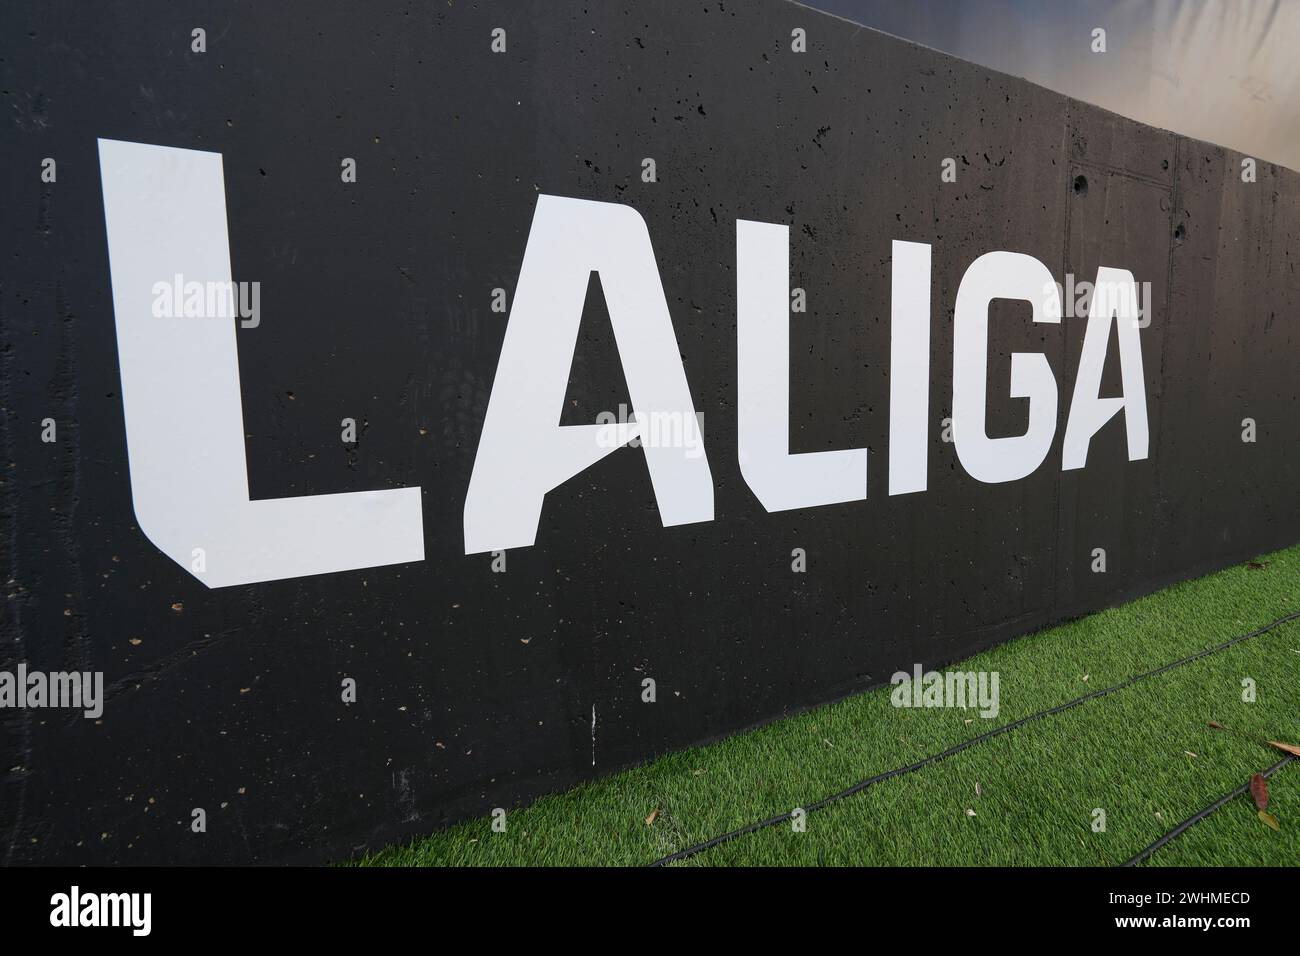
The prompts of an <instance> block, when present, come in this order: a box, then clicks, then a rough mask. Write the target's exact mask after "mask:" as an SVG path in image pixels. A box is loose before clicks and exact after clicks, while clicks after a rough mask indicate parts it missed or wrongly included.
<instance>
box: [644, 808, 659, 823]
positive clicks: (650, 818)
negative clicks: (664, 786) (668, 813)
mask: <svg viewBox="0 0 1300 956" xmlns="http://www.w3.org/2000/svg"><path fill="white" fill-rule="evenodd" d="M658 818H659V811H658V810H651V811H650V816H648V817H646V818H645V825H646V826H650V825H652V824H653V823H654V822H655V820H657V819H658Z"/></svg>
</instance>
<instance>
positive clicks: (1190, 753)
mask: <svg viewBox="0 0 1300 956" xmlns="http://www.w3.org/2000/svg"><path fill="white" fill-rule="evenodd" d="M1183 753H1185V754H1187V756H1189V757H1195V756H1196V754H1194V753H1192V752H1191V751H1190V750H1184V751H1183Z"/></svg>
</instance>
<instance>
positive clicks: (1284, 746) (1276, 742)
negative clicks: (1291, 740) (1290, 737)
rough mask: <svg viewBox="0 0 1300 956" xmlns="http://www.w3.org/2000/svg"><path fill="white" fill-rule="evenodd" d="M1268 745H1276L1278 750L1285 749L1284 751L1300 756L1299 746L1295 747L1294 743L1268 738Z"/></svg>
mask: <svg viewBox="0 0 1300 956" xmlns="http://www.w3.org/2000/svg"><path fill="white" fill-rule="evenodd" d="M1268 745H1269V746H1270V747H1276V748H1277V749H1278V750H1282V751H1285V752H1286V753H1289V754H1294V755H1295V756H1297V757H1300V747H1297V746H1296V745H1295V744H1284V743H1282V741H1280V740H1270V741H1269V742H1268Z"/></svg>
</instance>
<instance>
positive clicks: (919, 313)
mask: <svg viewBox="0 0 1300 956" xmlns="http://www.w3.org/2000/svg"><path fill="white" fill-rule="evenodd" d="M892 272H893V274H892V277H891V279H890V310H889V311H890V314H889V493H890V494H891V495H905V494H909V493H910V492H913V491H925V486H926V462H927V456H928V452H929V447H930V423H929V418H930V247H929V246H928V245H927V244H926V243H923V242H899V241H897V240H895V241H894V264H893V270H892Z"/></svg>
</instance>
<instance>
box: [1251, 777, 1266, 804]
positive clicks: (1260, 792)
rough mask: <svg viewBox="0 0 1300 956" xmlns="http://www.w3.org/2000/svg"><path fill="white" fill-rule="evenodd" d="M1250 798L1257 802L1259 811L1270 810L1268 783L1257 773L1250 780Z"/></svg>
mask: <svg viewBox="0 0 1300 956" xmlns="http://www.w3.org/2000/svg"><path fill="white" fill-rule="evenodd" d="M1250 796H1251V798H1252V799H1253V800H1254V801H1255V808H1256V809H1257V810H1267V809H1268V781H1267V780H1265V779H1264V775H1263V774H1262V773H1257V774H1254V775H1252V776H1251V778H1250Z"/></svg>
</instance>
